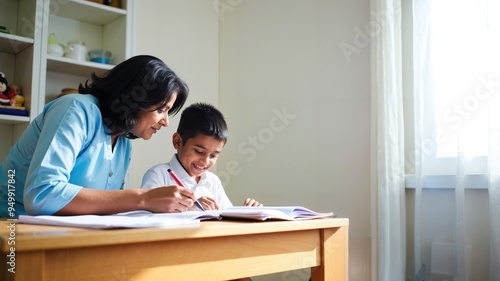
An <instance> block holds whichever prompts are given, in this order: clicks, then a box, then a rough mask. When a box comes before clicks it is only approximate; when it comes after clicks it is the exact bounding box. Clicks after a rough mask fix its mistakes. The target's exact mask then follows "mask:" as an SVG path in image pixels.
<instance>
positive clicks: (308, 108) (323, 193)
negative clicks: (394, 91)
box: [132, 0, 370, 281]
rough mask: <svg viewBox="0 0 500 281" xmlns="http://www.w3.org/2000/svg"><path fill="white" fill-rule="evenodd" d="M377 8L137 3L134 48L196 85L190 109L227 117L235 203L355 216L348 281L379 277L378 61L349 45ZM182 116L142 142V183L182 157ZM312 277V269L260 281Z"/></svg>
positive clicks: (225, 162) (261, 2) (306, 2)
mask: <svg viewBox="0 0 500 281" xmlns="http://www.w3.org/2000/svg"><path fill="white" fill-rule="evenodd" d="M369 5H370V4H369V0H358V1H347V0H315V1H312V0H252V1H234V0H231V1H229V0H220V2H217V1H213V0H188V1H186V0H177V1H173V0H171V1H160V0H158V1H152V0H148V1H145V0H143V1H136V6H137V11H136V19H137V20H136V37H137V38H136V53H151V54H156V55H158V56H159V57H161V58H164V59H165V60H166V62H167V63H168V64H169V65H171V66H172V67H173V68H174V70H177V72H178V74H179V75H181V77H185V78H186V80H187V82H188V84H189V85H190V87H191V90H192V92H191V96H190V100H189V103H191V102H194V101H201V100H205V101H209V102H213V103H215V104H217V105H218V106H219V108H220V109H221V110H222V112H223V113H224V114H225V116H226V119H227V122H228V126H229V134H230V136H229V141H228V143H227V145H226V147H225V149H224V151H223V153H222V154H221V156H220V158H219V162H218V167H217V173H218V174H219V176H220V177H221V180H222V181H223V183H224V184H225V189H226V191H227V193H228V195H229V197H230V198H231V200H232V201H233V203H235V204H241V202H242V200H243V199H244V198H245V197H254V198H257V199H258V200H259V201H262V202H263V203H264V204H266V205H278V204H284V205H302V206H306V207H309V208H312V209H314V210H317V211H333V212H335V213H336V214H337V215H338V216H339V217H347V218H349V219H350V230H349V231H350V265H349V266H350V280H368V279H369V276H370V272H369V269H370V259H369V258H370V238H369V236H370V187H369V186H370V167H369V163H370V156H369V155H370V151H369V148H370V144H369V141H370V96H369V87H370V73H369V69H370V64H369V63H370V60H369V47H368V46H366V48H363V49H360V50H359V53H356V54H354V55H352V56H349V57H346V56H345V55H344V53H343V52H342V50H341V48H340V46H341V44H350V45H354V44H355V42H354V40H355V38H356V28H360V29H363V28H364V27H365V25H366V24H367V23H368V22H369ZM217 8H222V10H219V11H217ZM217 16H219V18H217ZM217 29H218V30H217ZM161 35H164V36H165V37H162V36H161ZM219 52H220V53H219ZM219 60H220V62H219ZM219 89H220V90H219ZM177 119H178V117H177V118H174V121H173V122H172V124H171V128H167V129H166V130H165V129H163V130H162V132H161V133H160V135H157V136H155V137H154V138H153V139H152V140H150V141H148V142H145V141H140V140H138V141H134V154H133V157H134V158H133V161H132V162H133V163H132V170H133V171H134V174H133V175H132V183H134V184H135V185H138V184H140V177H142V174H141V173H142V172H143V171H145V169H146V168H147V167H149V166H151V165H153V164H156V163H158V162H164V161H166V160H168V158H167V157H170V155H171V153H173V150H172V149H171V145H170V136H171V133H172V132H173V130H174V128H175V127H176V126H177ZM308 278H309V276H308V272H307V270H302V271H296V272H292V273H280V274H275V275H270V276H266V277H258V278H254V280H256V281H257V280H308Z"/></svg>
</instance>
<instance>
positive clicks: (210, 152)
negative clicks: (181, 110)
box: [172, 133, 224, 182]
mask: <svg viewBox="0 0 500 281" xmlns="http://www.w3.org/2000/svg"><path fill="white" fill-rule="evenodd" d="M172 142H173V144H174V148H175V149H176V150H177V158H178V160H179V162H180V163H181V165H182V166H183V167H184V169H185V170H186V172H187V173H188V174H189V175H190V176H192V177H195V180H196V182H198V181H199V180H200V176H201V175H202V174H203V173H204V172H205V171H207V170H208V169H210V168H212V166H213V165H215V162H217V158H218V156H219V154H220V153H221V151H222V148H223V147H224V141H222V140H218V139H216V138H215V137H213V136H207V135H204V134H198V135H196V137H194V138H190V139H188V140H187V141H186V143H184V144H182V138H181V136H180V135H179V134H178V133H175V134H174V135H173V136H172Z"/></svg>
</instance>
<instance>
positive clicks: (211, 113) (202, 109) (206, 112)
mask: <svg viewBox="0 0 500 281" xmlns="http://www.w3.org/2000/svg"><path fill="white" fill-rule="evenodd" d="M177 133H179V135H180V136H181V138H182V142H183V144H185V143H186V141H187V140H188V139H190V138H194V137H196V136H197V135H198V134H203V135H207V136H211V137H215V138H216V139H218V140H221V141H224V144H225V143H226V142H227V137H228V130H227V124H226V121H225V120H224V115H222V113H221V112H220V111H219V110H218V109H217V108H215V107H214V106H213V105H210V104H207V103H194V104H192V105H190V106H188V107H186V108H185V109H184V110H183V111H182V114H181V120H180V121H179V126H178V127H177Z"/></svg>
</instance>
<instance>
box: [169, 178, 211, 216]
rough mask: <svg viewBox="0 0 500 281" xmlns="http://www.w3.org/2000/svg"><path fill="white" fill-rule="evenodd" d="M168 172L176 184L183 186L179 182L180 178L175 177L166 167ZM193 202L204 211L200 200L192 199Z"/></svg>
mask: <svg viewBox="0 0 500 281" xmlns="http://www.w3.org/2000/svg"><path fill="white" fill-rule="evenodd" d="M167 171H168V173H169V174H170V176H171V177H172V178H173V179H174V180H175V182H176V183H177V185H179V186H184V185H183V184H182V182H181V180H180V179H179V178H178V177H177V175H176V174H175V173H174V171H172V170H171V169H168V170H167ZM194 204H195V205H196V207H198V209H200V210H202V211H203V212H205V209H203V206H201V204H200V202H198V199H196V200H195V201H194Z"/></svg>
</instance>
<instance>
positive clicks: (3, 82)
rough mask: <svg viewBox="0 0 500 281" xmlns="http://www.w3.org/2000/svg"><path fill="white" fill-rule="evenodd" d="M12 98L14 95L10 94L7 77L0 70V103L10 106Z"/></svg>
mask: <svg viewBox="0 0 500 281" xmlns="http://www.w3.org/2000/svg"><path fill="white" fill-rule="evenodd" d="M13 98H14V95H12V96H10V92H9V85H8V83H7V79H6V78H5V74H3V72H0V104H1V105H7V106H10V105H11V104H12V102H11V100H12V99H13Z"/></svg>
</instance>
